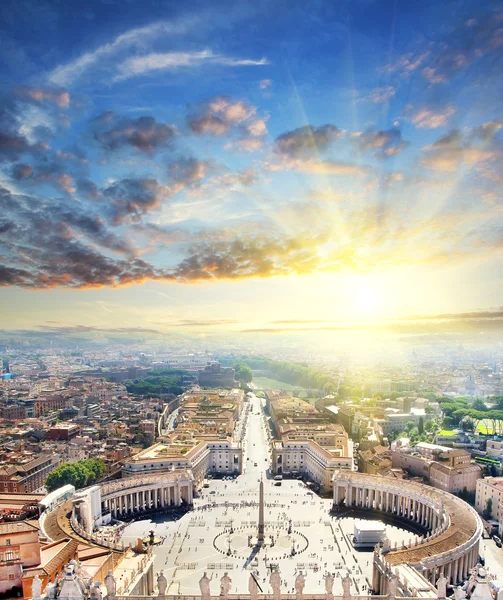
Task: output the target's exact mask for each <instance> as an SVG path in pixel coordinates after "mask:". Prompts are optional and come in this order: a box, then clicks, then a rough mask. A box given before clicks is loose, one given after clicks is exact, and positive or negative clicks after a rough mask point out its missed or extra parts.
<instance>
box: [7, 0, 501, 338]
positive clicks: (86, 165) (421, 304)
mask: <svg viewBox="0 0 503 600" xmlns="http://www.w3.org/2000/svg"><path fill="white" fill-rule="evenodd" d="M0 78H1V81H2V84H3V85H2V90H3V91H2V94H1V98H0V102H1V104H0V177H1V181H0V188H1V190H0V192H1V193H0V202H1V204H2V212H1V215H2V216H1V217H0V285H1V286H2V288H1V289H0V298H2V296H3V300H4V302H5V305H6V306H8V307H9V308H8V310H6V311H5V312H4V315H3V321H2V323H0V325H1V326H3V327H11V326H12V327H33V326H36V325H40V324H43V323H45V322H47V321H50V322H55V321H56V320H58V319H62V320H61V321H59V320H58V323H61V324H65V325H66V324H72V325H77V324H88V325H109V326H113V325H118V324H120V323H122V322H123V321H125V320H126V321H128V322H130V323H133V324H138V325H141V326H145V327H146V326H152V325H153V324H156V323H157V325H159V324H160V325H159V326H160V327H161V328H162V327H164V328H168V329H169V328H170V327H172V326H175V325H178V324H180V323H181V324H183V323H184V322H186V321H187V320H191V319H193V320H194V322H197V323H200V322H201V320H205V322H207V323H209V326H210V327H211V326H215V327H219V326H221V325H222V323H223V322H225V323H226V324H228V321H232V322H233V324H236V328H239V327H244V326H252V327H254V326H256V327H262V326H263V325H264V323H265V324H267V323H268V322H274V320H278V318H279V317H287V318H289V319H293V320H298V321H299V322H307V321H309V319H311V318H312V316H313V313H315V314H316V315H317V316H318V318H320V319H322V320H324V321H326V322H329V321H332V320H347V319H353V320H358V319H360V320H361V319H364V320H365V319H367V320H368V319H373V320H375V319H382V318H400V317H403V316H408V315H411V314H415V315H419V314H429V315H436V314H445V313H449V314H450V313H456V312H460V313H462V312H466V311H474V310H482V309H483V310H486V309H493V308H498V307H499V306H501V305H502V298H501V290H502V289H503V286H502V285H501V283H502V282H501V277H502V275H501V273H502V270H501V262H500V261H501V248H502V239H503V236H502V233H503V232H502V221H501V215H502V213H501V210H502V208H501V207H502V204H501V201H502V198H501V189H502V183H503V180H502V175H501V173H502V169H501V167H502V166H503V163H502V157H503V154H502V139H503V133H502V130H503V112H502V108H503V106H502V104H503V102H502V98H503V94H502V91H503V90H502V87H503V85H502V84H503V11H502V9H501V6H500V5H499V3H496V2H493V3H491V2H442V3H439V2H402V3H398V2H387V1H371V0H362V1H351V2H350V1H345V2H342V1H341V2H321V1H320V2H309V3H306V2H295V1H288V2H270V1H269V2H184V3H177V2H159V1H156V2H141V3H139V2H133V1H131V2H113V1H110V0H107V1H103V2H86V3H82V4H81V5H79V4H78V3H77V2H71V3H59V2H49V1H46V2H44V1H36V2H35V1H33V2H8V1H7V2H4V3H2V6H1V7H0ZM270 294H274V297H275V298H276V302H272V303H271V302H270V301H267V300H264V299H263V296H265V297H266V298H267V297H268V296H269V295H270ZM103 307H105V308H103ZM56 317H57V319H56Z"/></svg>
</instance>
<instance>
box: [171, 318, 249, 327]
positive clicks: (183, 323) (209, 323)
mask: <svg viewBox="0 0 503 600" xmlns="http://www.w3.org/2000/svg"><path fill="white" fill-rule="evenodd" d="M238 322H239V321H234V320H232V319H211V320H208V321H196V320H192V319H185V320H182V321H180V322H178V323H170V324H169V326H170V327H215V326H220V325H234V324H236V323H238Z"/></svg>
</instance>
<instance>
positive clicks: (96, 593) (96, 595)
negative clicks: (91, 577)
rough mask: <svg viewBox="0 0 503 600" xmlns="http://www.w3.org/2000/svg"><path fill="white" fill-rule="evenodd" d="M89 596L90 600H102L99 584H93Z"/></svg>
mask: <svg viewBox="0 0 503 600" xmlns="http://www.w3.org/2000/svg"><path fill="white" fill-rule="evenodd" d="M90 596H91V598H92V600H101V599H102V597H103V594H102V593H101V590H100V584H99V583H95V584H94V585H93V586H92V587H91V590H90Z"/></svg>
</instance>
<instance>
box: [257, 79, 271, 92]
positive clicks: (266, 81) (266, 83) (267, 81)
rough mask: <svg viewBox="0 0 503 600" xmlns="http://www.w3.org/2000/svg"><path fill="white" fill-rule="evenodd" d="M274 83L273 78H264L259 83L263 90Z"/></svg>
mask: <svg viewBox="0 0 503 600" xmlns="http://www.w3.org/2000/svg"><path fill="white" fill-rule="evenodd" d="M271 84H272V80H271V79H262V80H261V81H260V83H259V86H260V89H261V90H266V89H267V88H268V87H269V86H270V85H271Z"/></svg>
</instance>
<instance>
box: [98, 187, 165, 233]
mask: <svg viewBox="0 0 503 600" xmlns="http://www.w3.org/2000/svg"><path fill="white" fill-rule="evenodd" d="M171 195H172V192H171V190H169V188H167V187H165V186H162V185H160V184H159V183H158V182H157V181H156V180H155V179H121V180H120V181H116V182H115V183H113V184H112V185H110V186H109V187H107V188H106V189H104V190H103V199H104V200H105V201H106V202H107V203H108V205H107V209H108V212H109V214H110V217H111V221H112V223H113V224H114V225H119V224H121V223H123V222H125V221H129V222H136V221H140V220H141V218H142V217H143V215H145V214H146V213H148V212H150V211H152V210H155V209H157V208H159V207H160V206H161V203H162V201H163V200H165V199H168V198H170V197H171Z"/></svg>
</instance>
